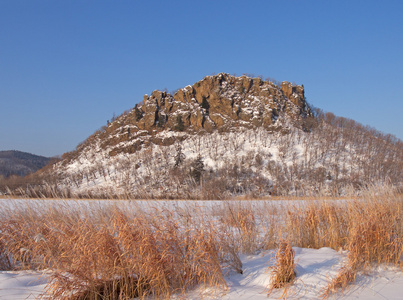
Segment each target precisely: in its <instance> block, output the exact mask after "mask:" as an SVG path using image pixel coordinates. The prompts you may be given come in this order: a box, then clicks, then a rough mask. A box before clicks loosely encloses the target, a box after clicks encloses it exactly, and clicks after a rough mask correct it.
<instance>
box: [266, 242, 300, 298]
mask: <svg viewBox="0 0 403 300" xmlns="http://www.w3.org/2000/svg"><path fill="white" fill-rule="evenodd" d="M294 256H295V252H294V250H293V249H292V246H291V243H290V242H288V241H285V240H281V241H280V244H279V246H278V250H277V253H276V257H275V258H276V262H275V264H274V266H273V267H270V268H269V270H271V274H272V280H271V282H270V286H269V293H268V294H269V295H270V293H271V292H272V291H273V289H280V288H284V287H287V286H288V285H290V284H291V283H292V281H293V280H294V278H295V276H296V273H295V264H294Z"/></svg>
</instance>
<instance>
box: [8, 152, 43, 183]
mask: <svg viewBox="0 0 403 300" xmlns="http://www.w3.org/2000/svg"><path fill="white" fill-rule="evenodd" d="M49 161H50V158H49V157H44V156H38V155H34V154H31V153H26V152H21V151H0V175H2V176H4V177H9V176H10V175H18V176H26V175H28V174H29V173H34V172H36V171H37V170H39V169H41V168H43V167H44V166H46V165H47V164H48V163H49Z"/></svg>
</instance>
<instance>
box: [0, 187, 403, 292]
mask: <svg viewBox="0 0 403 300" xmlns="http://www.w3.org/2000/svg"><path fill="white" fill-rule="evenodd" d="M380 192H381V190H379V189H378V190H372V191H368V192H367V193H366V194H365V195H363V197H361V198H360V199H356V200H331V201H323V200H312V201H311V200H306V201H285V202H281V201H264V202H259V201H222V202H208V201H206V202H189V201H186V202H185V201H184V202H179V201H178V202H172V205H170V204H169V203H168V204H167V202H163V203H160V202H158V201H157V202H149V203H148V204H144V203H143V204H141V205H139V204H137V203H138V202H134V201H132V202H116V204H115V205H101V204H96V205H95V204H94V205H90V204H88V205H78V204H77V205H71V204H70V205H66V204H65V202H62V201H61V202H59V203H58V202H54V201H53V202H41V203H42V204H41V205H39V204H38V205H34V204H33V203H32V202H30V204H29V205H28V204H26V205H24V204H18V205H17V204H15V205H13V206H12V207H9V208H6V207H3V208H2V209H1V211H0V213H1V218H0V268H1V269H3V270H5V269H16V270H18V269H20V270H21V269H30V270H40V269H48V270H51V273H52V275H51V278H50V282H49V285H48V288H47V294H45V295H43V297H44V298H47V297H48V298H52V299H131V298H134V297H145V296H151V297H154V298H169V296H170V295H172V294H178V293H179V294H181V293H185V292H186V291H187V290H189V289H192V288H194V287H196V286H208V287H211V288H212V290H213V291H214V290H219V289H221V288H225V287H226V282H225V279H224V275H225V274H227V273H228V272H237V273H240V274H242V272H243V270H242V262H241V260H240V258H239V256H240V254H243V253H245V254H253V253H259V252H260V251H263V250H267V249H275V248H278V249H279V250H278V254H277V259H276V263H275V267H274V268H273V269H272V272H273V273H271V274H270V275H268V276H271V277H272V278H274V279H276V278H279V280H277V281H278V282H279V284H272V286H271V287H268V288H269V289H270V288H272V289H273V288H281V286H282V285H280V281H281V282H282V281H284V282H288V281H290V280H289V279H291V277H292V276H291V277H288V278H285V277H284V278H285V279H284V280H283V279H281V278H283V277H281V276H282V275H281V276H280V273H281V274H283V272H282V271H283V270H285V271H286V273H287V274H288V275H292V274H294V273H293V272H294V261H293V250H292V248H291V245H292V246H295V247H305V248H321V247H330V248H333V249H335V250H339V249H344V250H347V251H348V252H347V253H348V254H347V260H346V264H345V266H344V267H343V268H341V271H340V274H339V275H338V276H336V278H334V279H333V280H332V281H331V282H329V285H328V286H327V287H326V288H325V290H324V291H323V295H322V296H323V297H327V296H328V295H329V294H330V293H333V292H335V291H337V290H338V289H344V288H346V286H347V285H348V284H349V283H351V282H352V281H354V279H355V276H356V274H357V273H359V272H366V271H368V270H370V268H371V267H373V266H374V264H391V265H394V266H397V267H399V266H401V265H402V256H403V198H402V195H399V194H397V193H383V194H382V193H380ZM44 203H49V204H44ZM284 241H287V242H284ZM276 276H277V277H276ZM279 276H280V277H279ZM296 276H297V278H298V273H297V274H296ZM275 282H276V281H275Z"/></svg>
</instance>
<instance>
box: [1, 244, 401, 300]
mask: <svg viewBox="0 0 403 300" xmlns="http://www.w3.org/2000/svg"><path fill="white" fill-rule="evenodd" d="M294 250H295V262H296V271H297V277H296V280H295V282H294V284H293V285H292V286H290V287H289V288H288V289H287V291H284V289H281V290H279V291H273V292H272V293H271V294H270V295H269V296H267V286H268V284H269V281H270V277H269V272H268V267H269V265H271V264H272V263H270V262H273V259H274V256H273V251H267V252H265V253H263V254H259V255H243V256H242V263H243V265H244V273H243V274H242V275H241V274H234V273H233V274H229V275H227V276H226V281H227V284H228V290H226V291H218V292H216V295H215V296H211V295H208V292H209V291H205V290H200V289H199V290H195V291H191V292H189V293H188V294H187V298H188V299H200V298H202V297H203V298H204V299H228V300H229V299H234V300H235V299H240V300H242V299H245V300H246V299H279V298H280V297H281V296H282V295H283V293H285V294H284V296H286V298H287V299H318V295H320V293H321V290H322V289H323V288H324V287H325V285H326V284H327V283H328V282H329V279H330V278H332V277H334V276H336V274H337V272H338V270H339V269H340V266H341V264H342V262H343V259H344V258H345V254H343V253H339V252H337V251H335V250H332V249H330V248H321V249H318V250H315V249H304V248H296V247H294ZM46 274H47V273H46V272H45V273H41V272H27V271H24V272H0V299H4V300H6V299H10V300H11V299H15V300H17V299H21V300H22V299H35V298H36V297H38V296H39V295H40V294H41V293H43V292H44V291H45V286H46V277H47V275H46ZM402 295H403V273H402V272H398V271H396V270H393V269H388V268H386V267H383V268H379V269H377V270H375V271H374V273H372V274H368V275H361V276H359V277H358V279H357V281H356V283H354V284H352V285H351V286H350V287H348V288H347V289H346V290H345V291H344V293H338V294H336V295H334V296H330V298H329V299H363V300H364V299H389V300H392V299H396V300H397V299H402ZM173 298H175V297H173ZM178 298H180V297H178Z"/></svg>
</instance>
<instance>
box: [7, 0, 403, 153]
mask: <svg viewBox="0 0 403 300" xmlns="http://www.w3.org/2000/svg"><path fill="white" fill-rule="evenodd" d="M402 12H403V1H371V0H366V1H351V0H350V1H309V0H307V1H301V0H300V1H287V0H285V1H246V0H245V1H225V0H222V1H189V0H187V1H174V0H172V1H136V0H131V1H101V0H97V1H89V0H88V1H84V0H80V1H79V0H69V1H67V0H65V1H51V0H48V1H44V0H41V1H40V0H38V1H33V0H26V1H20V0H0V111H1V117H0V150H13V149H15V150H21V151H27V152H31V153H34V154H39V155H46V156H53V155H61V154H62V153H64V152H66V151H70V150H73V149H74V148H75V147H76V146H77V144H79V143H80V142H81V141H83V140H84V139H86V138H87V137H88V136H89V135H91V134H92V133H93V132H95V131H96V130H97V129H98V128H100V127H101V126H103V125H105V124H106V122H107V120H108V119H111V118H112V116H113V114H116V115H119V114H121V113H123V111H125V110H127V109H131V108H133V107H134V105H135V104H136V103H138V102H140V101H141V100H142V98H143V95H144V94H150V93H151V92H152V91H153V90H155V89H165V88H166V89H168V91H171V90H175V89H177V88H181V87H184V86H186V85H188V84H193V83H195V82H197V81H199V80H201V79H202V78H203V77H204V76H206V75H211V74H213V73H220V72H225V73H230V74H237V75H242V74H243V73H249V74H255V75H262V76H263V77H265V78H266V77H271V78H275V79H277V80H278V81H283V80H286V81H291V82H295V83H297V84H303V85H304V86H305V92H306V97H307V100H308V102H310V103H311V104H313V105H314V106H316V107H319V108H322V109H323V110H325V111H331V112H333V113H335V114H336V115H339V116H343V117H347V118H351V119H354V120H356V121H358V122H360V123H362V124H364V125H369V126H371V127H375V128H376V129H378V130H380V131H382V132H384V133H391V134H393V135H395V136H397V137H398V138H400V139H403V118H402V115H403V114H402V113H403V92H402V90H401V87H402V80H403V54H402V53H403V18H402Z"/></svg>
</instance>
